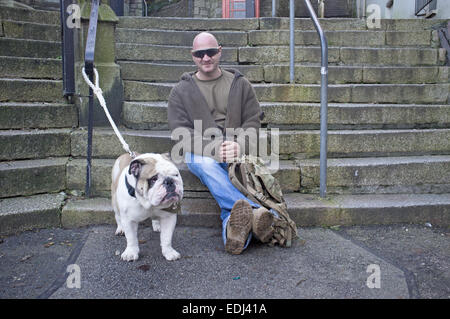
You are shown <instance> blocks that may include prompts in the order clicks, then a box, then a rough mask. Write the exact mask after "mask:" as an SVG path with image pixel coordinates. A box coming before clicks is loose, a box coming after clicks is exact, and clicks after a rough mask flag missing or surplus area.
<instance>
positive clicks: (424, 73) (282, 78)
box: [263, 64, 450, 84]
mask: <svg viewBox="0 0 450 319" xmlns="http://www.w3.org/2000/svg"><path fill="white" fill-rule="evenodd" d="M263 68H264V81H265V82H270V83H290V75H289V65H287V64H277V65H265V66H263ZM449 69H450V68H449V67H448V66H440V67H439V66H347V65H342V66H341V65H330V66H329V67H328V83H329V84H346V83H367V84H377V83H382V84H415V83H448V82H449ZM294 74H295V77H294V79H295V83H301V84H320V83H321V74H320V66H319V65H296V66H295V71H294Z"/></svg>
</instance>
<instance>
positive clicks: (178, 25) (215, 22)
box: [117, 17, 259, 31]
mask: <svg viewBox="0 0 450 319" xmlns="http://www.w3.org/2000/svg"><path fill="white" fill-rule="evenodd" d="M117 28H128V29H162V30H177V31H204V30H208V31H221V30H229V31H248V30H256V29H258V28H259V20H258V19H217V18H213V19H202V18H160V17H119V24H118V25H117Z"/></svg>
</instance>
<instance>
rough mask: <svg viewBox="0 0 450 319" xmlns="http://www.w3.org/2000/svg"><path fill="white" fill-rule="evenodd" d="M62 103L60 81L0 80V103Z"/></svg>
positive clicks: (61, 85) (61, 84)
mask: <svg viewBox="0 0 450 319" xmlns="http://www.w3.org/2000/svg"><path fill="white" fill-rule="evenodd" d="M9 101H15V102H59V103H64V102H65V101H64V97H63V83H62V81H61V80H36V79H5V78H0V102H9Z"/></svg>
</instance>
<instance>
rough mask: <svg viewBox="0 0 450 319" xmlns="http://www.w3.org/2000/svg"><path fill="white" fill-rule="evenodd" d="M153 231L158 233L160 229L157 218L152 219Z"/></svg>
mask: <svg viewBox="0 0 450 319" xmlns="http://www.w3.org/2000/svg"><path fill="white" fill-rule="evenodd" d="M152 227H153V231H154V232H157V233H159V232H160V231H161V225H160V224H159V220H158V219H152Z"/></svg>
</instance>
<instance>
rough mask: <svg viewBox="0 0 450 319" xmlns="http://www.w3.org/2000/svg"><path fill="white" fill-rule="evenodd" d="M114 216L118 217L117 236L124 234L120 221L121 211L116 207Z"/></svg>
mask: <svg viewBox="0 0 450 319" xmlns="http://www.w3.org/2000/svg"><path fill="white" fill-rule="evenodd" d="M114 218H115V219H116V223H117V228H116V232H115V234H116V236H123V235H124V233H123V229H122V224H121V222H120V214H119V212H117V211H116V209H114Z"/></svg>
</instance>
